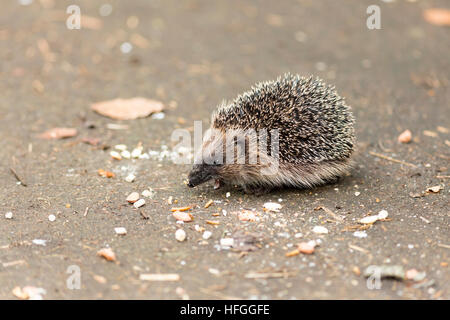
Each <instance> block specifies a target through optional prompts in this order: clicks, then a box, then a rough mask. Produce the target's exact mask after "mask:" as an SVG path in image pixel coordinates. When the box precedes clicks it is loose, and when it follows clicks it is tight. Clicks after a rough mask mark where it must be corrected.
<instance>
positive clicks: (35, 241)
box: [32, 239, 47, 246]
mask: <svg viewBox="0 0 450 320" xmlns="http://www.w3.org/2000/svg"><path fill="white" fill-rule="evenodd" d="M32 242H33V243H34V244H36V245H38V246H45V245H46V243H47V240H43V239H33V241H32Z"/></svg>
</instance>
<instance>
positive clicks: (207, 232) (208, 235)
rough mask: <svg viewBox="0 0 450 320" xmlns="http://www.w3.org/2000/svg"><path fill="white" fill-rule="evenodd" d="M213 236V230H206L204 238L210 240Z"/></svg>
mask: <svg viewBox="0 0 450 320" xmlns="http://www.w3.org/2000/svg"><path fill="white" fill-rule="evenodd" d="M211 236H212V232H211V231H205V232H203V235H202V238H203V239H205V240H208V239H209V238H211Z"/></svg>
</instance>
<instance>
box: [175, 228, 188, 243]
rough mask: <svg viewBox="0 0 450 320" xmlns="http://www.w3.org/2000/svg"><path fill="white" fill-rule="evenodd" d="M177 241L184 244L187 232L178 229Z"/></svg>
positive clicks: (176, 233)
mask: <svg viewBox="0 0 450 320" xmlns="http://www.w3.org/2000/svg"><path fill="white" fill-rule="evenodd" d="M175 239H177V240H178V241H180V242H183V241H184V240H186V232H184V230H183V229H178V230H177V231H176V232H175Z"/></svg>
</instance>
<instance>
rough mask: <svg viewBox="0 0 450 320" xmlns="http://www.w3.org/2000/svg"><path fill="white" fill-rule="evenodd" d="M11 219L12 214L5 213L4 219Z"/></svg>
mask: <svg viewBox="0 0 450 320" xmlns="http://www.w3.org/2000/svg"><path fill="white" fill-rule="evenodd" d="M12 217H13V213H12V212H11V211H10V212H7V213H5V218H6V219H12Z"/></svg>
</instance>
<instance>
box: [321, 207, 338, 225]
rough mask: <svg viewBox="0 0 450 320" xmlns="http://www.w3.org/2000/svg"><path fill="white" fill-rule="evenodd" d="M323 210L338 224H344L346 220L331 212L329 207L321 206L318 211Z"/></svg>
mask: <svg viewBox="0 0 450 320" xmlns="http://www.w3.org/2000/svg"><path fill="white" fill-rule="evenodd" d="M320 209H322V210H323V211H325V212H326V213H327V214H329V215H330V216H332V217H333V218H334V219H335V220H336V221H337V222H342V221H343V220H344V219H342V217H340V216H338V215H337V214H335V213H334V212H333V211H331V210H330V209H328V208H327V207H324V206H319V207H318V208H317V210H320Z"/></svg>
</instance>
